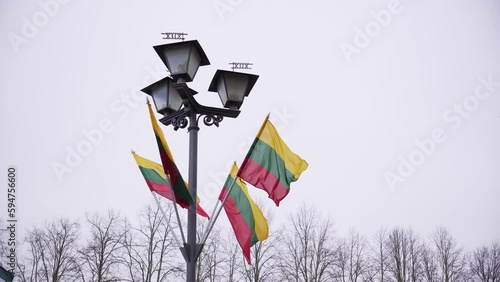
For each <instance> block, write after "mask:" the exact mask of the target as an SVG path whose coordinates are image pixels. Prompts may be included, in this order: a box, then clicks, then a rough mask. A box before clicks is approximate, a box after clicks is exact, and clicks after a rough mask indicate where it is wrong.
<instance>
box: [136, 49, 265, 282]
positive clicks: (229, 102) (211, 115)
mask: <svg viewBox="0 0 500 282" xmlns="http://www.w3.org/2000/svg"><path fill="white" fill-rule="evenodd" d="M153 48H154V49H155V51H156V52H157V53H158V55H159V56H160V58H161V59H162V61H163V62H164V63H165V65H166V66H167V68H168V69H169V71H170V74H171V76H172V78H173V79H172V78H169V77H166V78H164V79H161V80H159V81H157V82H155V83H153V84H151V85H150V86H148V87H146V88H144V89H143V90H142V91H143V92H144V93H146V94H148V95H151V96H152V97H153V100H154V103H155V106H156V109H157V112H158V113H160V114H163V115H164V116H163V118H161V119H160V122H161V123H162V124H164V125H172V126H173V127H174V130H178V129H179V128H186V127H187V126H188V124H189V127H188V128H187V129H188V132H189V175H188V185H189V193H190V194H191V197H192V198H193V200H194V201H193V204H191V205H190V206H189V209H188V216H187V221H188V222H187V242H184V246H183V247H181V253H182V255H183V256H184V259H185V261H186V281H188V282H195V281H196V261H197V259H198V256H199V254H200V252H201V250H202V248H203V242H200V243H201V244H197V242H196V216H197V213H196V199H197V190H198V183H197V182H198V175H197V174H198V131H199V130H200V128H199V126H198V123H199V120H200V118H202V117H203V118H202V120H203V123H204V124H205V125H207V126H212V125H215V126H217V127H218V126H219V123H220V122H221V121H222V120H223V118H224V117H229V118H236V117H237V116H238V115H239V114H240V110H239V108H240V106H241V105H242V103H243V100H244V97H245V96H248V94H249V93H250V90H251V89H252V87H253V85H254V84H255V82H256V81H257V78H258V76H257V75H254V74H247V73H239V72H234V70H233V71H232V72H230V71H224V70H217V72H216V74H215V76H214V78H213V80H212V82H211V84H210V87H209V89H208V90H209V91H213V92H215V91H216V92H218V93H219V96H220V98H221V102H222V104H223V106H224V107H225V108H215V107H208V106H204V105H200V104H199V103H198V102H197V101H196V100H195V98H194V95H195V94H196V93H197V92H196V91H194V90H192V89H190V88H189V87H188V86H187V84H186V82H190V81H192V80H193V78H194V76H195V74H196V70H197V68H198V67H199V66H200V65H209V64H210V63H209V61H208V58H207V57H206V55H205V53H204V52H203V49H202V48H201V46H200V45H199V43H198V41H196V40H194V41H185V42H184V41H183V42H180V43H173V44H164V45H158V46H154V47H153ZM182 106H183V107H182ZM211 224H213V222H211ZM179 225H180V222H179ZM209 232H210V231H207V233H209ZM207 236H208V234H205V236H204V237H205V238H206V237H207Z"/></svg>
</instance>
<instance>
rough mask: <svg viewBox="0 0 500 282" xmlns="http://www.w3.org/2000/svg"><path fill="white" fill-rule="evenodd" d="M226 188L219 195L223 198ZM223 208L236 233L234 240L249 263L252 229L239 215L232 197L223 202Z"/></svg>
mask: <svg viewBox="0 0 500 282" xmlns="http://www.w3.org/2000/svg"><path fill="white" fill-rule="evenodd" d="M226 189H227V188H225V187H224V189H223V190H222V192H221V197H222V198H224V197H225V196H226V194H227V190H226ZM224 210H225V211H226V214H227V217H228V218H229V222H231V226H232V227H233V231H234V234H235V235H236V240H237V241H238V244H239V245H240V247H241V249H242V250H243V256H245V259H246V260H247V263H248V264H251V260H250V244H251V241H252V230H251V229H250V227H249V226H248V225H247V223H246V221H245V219H244V218H243V217H242V216H241V213H240V210H239V209H238V207H237V206H236V204H235V202H234V201H233V198H231V196H229V197H228V198H227V200H226V203H225V204H224Z"/></svg>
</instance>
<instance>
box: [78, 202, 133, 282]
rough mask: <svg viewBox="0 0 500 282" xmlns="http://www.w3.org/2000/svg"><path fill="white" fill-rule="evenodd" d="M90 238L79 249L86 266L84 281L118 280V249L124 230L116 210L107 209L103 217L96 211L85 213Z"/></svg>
mask: <svg viewBox="0 0 500 282" xmlns="http://www.w3.org/2000/svg"><path fill="white" fill-rule="evenodd" d="M87 224H88V225H89V227H90V238H89V240H88V241H87V243H86V245H85V246H84V247H83V248H82V249H81V250H80V256H81V258H82V259H83V261H84V266H85V268H86V270H87V271H86V272H85V276H84V281H91V282H103V281H108V282H111V281H120V277H119V276H117V273H118V267H119V265H120V260H119V253H118V252H119V251H120V248H121V247H122V244H121V242H122V239H123V238H124V236H125V233H126V230H125V229H124V228H122V227H121V226H120V217H119V215H118V214H117V213H116V212H113V211H108V213H107V217H106V218H103V217H101V216H100V215H99V214H98V213H94V214H93V215H87Z"/></svg>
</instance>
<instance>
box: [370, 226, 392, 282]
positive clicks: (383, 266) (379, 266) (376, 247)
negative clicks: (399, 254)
mask: <svg viewBox="0 0 500 282" xmlns="http://www.w3.org/2000/svg"><path fill="white" fill-rule="evenodd" d="M387 240H388V232H387V229H385V228H381V229H380V230H379V231H378V232H377V233H376V234H375V236H374V237H373V241H374V244H373V245H372V246H373V248H372V253H373V259H372V261H373V268H374V269H373V272H374V277H373V278H374V279H375V280H374V281H380V282H386V281H390V279H389V278H388V277H387V276H388V273H387V272H388V267H389V266H388V264H389V254H388V251H387V248H386V241H387ZM372 280H373V279H372Z"/></svg>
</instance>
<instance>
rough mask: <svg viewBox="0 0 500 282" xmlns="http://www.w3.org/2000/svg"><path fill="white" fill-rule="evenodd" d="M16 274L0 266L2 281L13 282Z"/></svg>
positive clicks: (0, 278) (0, 280)
mask: <svg viewBox="0 0 500 282" xmlns="http://www.w3.org/2000/svg"><path fill="white" fill-rule="evenodd" d="M13 279H14V274H12V273H11V272H9V271H7V270H6V269H5V268H3V267H1V266H0V282H12V280H13Z"/></svg>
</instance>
